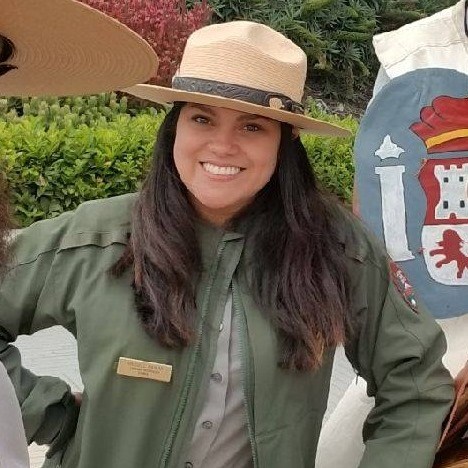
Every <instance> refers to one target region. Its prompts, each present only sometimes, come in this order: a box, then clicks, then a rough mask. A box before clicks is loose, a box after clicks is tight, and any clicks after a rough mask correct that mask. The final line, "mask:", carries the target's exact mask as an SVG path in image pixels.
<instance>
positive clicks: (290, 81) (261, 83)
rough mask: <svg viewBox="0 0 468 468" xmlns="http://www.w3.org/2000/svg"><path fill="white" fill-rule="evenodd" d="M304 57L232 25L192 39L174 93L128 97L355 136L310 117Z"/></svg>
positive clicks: (264, 30)
mask: <svg viewBox="0 0 468 468" xmlns="http://www.w3.org/2000/svg"><path fill="white" fill-rule="evenodd" d="M306 75H307V57H306V55H305V53H304V51H303V50H302V49H301V48H300V47H298V46H297V45H296V44H294V43H293V42H292V41H290V40H289V39H287V38H286V37H284V36H283V35H282V34H280V33H279V32H277V31H275V30H273V29H271V28H269V27H268V26H265V25H263V24H259V23H254V22H250V21H232V22H228V23H223V24H215V25H210V26H206V27H204V28H201V29H199V30H197V31H195V32H194V33H192V34H191V35H190V37H189V38H188V40H187V44H186V46H185V50H184V54H183V57H182V61H181V64H180V67H179V69H178V71H177V73H176V75H175V76H174V78H173V80H172V88H166V87H163V86H155V85H143V84H142V85H136V86H132V87H130V88H127V89H124V90H123V91H125V92H128V93H130V94H133V95H135V96H137V97H139V98H142V99H147V100H149V101H153V102H158V103H161V104H168V103H171V102H177V101H182V102H192V103H198V104H205V105H209V106H217V107H225V108H228V109H233V110H237V111H241V112H246V113H251V114H257V115H261V116H263V117H269V118H271V119H274V120H278V121H280V122H286V123H289V124H291V125H293V126H294V127H297V128H299V129H300V130H303V131H306V132H311V133H315V134H318V135H324V136H349V135H350V132H349V131H348V130H345V129H343V128H341V127H339V126H337V125H333V124H331V123H328V122H324V121H322V120H318V119H314V118H311V117H308V116H307V115H304V108H303V106H302V104H301V101H302V97H303V93H304V84H305V80H306Z"/></svg>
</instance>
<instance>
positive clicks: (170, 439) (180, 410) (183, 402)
mask: <svg viewBox="0 0 468 468" xmlns="http://www.w3.org/2000/svg"><path fill="white" fill-rule="evenodd" d="M225 247H226V242H225V241H222V242H221V244H220V245H218V251H217V254H216V262H215V264H214V265H213V266H212V269H211V274H210V279H209V281H208V285H207V287H206V289H205V296H204V304H203V307H202V315H201V318H200V324H199V326H198V330H197V342H196V344H195V350H194V352H193V355H192V360H191V361H190V366H189V370H188V372H187V377H186V379H185V387H184V391H183V394H182V396H181V397H180V401H179V405H178V407H177V412H176V415H175V421H174V423H173V424H172V427H171V431H170V432H169V435H168V436H167V438H166V444H165V449H164V452H163V455H162V457H161V463H160V467H161V468H163V467H166V466H167V461H168V459H169V456H170V454H171V452H172V446H173V445H174V439H175V437H176V435H177V432H178V431H179V428H180V423H181V421H182V416H183V415H184V412H185V408H186V407H187V400H188V396H189V394H190V390H191V387H192V383H193V378H194V374H195V364H196V363H197V361H198V354H199V352H200V345H201V336H202V331H203V322H204V319H205V317H206V314H207V313H208V303H209V298H210V292H211V288H212V286H213V282H214V278H215V272H216V270H217V268H218V264H219V260H220V258H221V255H222V254H223V251H224V248H225Z"/></svg>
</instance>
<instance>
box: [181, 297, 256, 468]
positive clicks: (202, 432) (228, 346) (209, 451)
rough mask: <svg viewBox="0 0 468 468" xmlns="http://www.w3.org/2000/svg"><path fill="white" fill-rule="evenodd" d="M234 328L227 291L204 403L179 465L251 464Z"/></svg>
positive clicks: (224, 467) (218, 467) (241, 467)
mask: <svg viewBox="0 0 468 468" xmlns="http://www.w3.org/2000/svg"><path fill="white" fill-rule="evenodd" d="M238 330H239V328H238V324H237V321H236V318H235V317H234V314H233V313H232V293H230V294H229V296H228V299H227V302H226V306H225V309H224V320H223V323H222V325H221V327H220V332H219V337H218V344H217V353H216V359H215V362H214V366H213V371H212V373H211V377H210V383H209V385H208V389H207V392H206V398H205V402H204V404H203V407H202V410H201V413H200V416H199V417H198V420H197V423H196V426H195V432H194V434H193V438H192V442H191V445H190V448H189V451H188V455H187V459H186V461H185V465H184V467H183V468H192V467H193V468H201V467H203V468H251V467H253V460H252V449H251V446H250V442H249V438H248V430H247V422H246V417H247V416H246V410H245V407H244V391H243V387H242V368H241V354H240V343H239V332H238Z"/></svg>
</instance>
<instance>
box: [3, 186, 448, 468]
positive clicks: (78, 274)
mask: <svg viewBox="0 0 468 468" xmlns="http://www.w3.org/2000/svg"><path fill="white" fill-rule="evenodd" d="M134 199H135V195H127V196H122V197H116V198H113V199H109V200H101V201H95V202H89V203H85V204H83V205H82V206H80V207H79V208H78V209H77V210H76V211H75V212H73V213H66V214H63V215H62V216H59V217H58V218H56V219H53V220H49V221H41V222H38V223H36V224H34V225H33V226H31V227H29V228H28V229H26V230H24V231H23V232H22V233H21V234H20V235H19V236H18V238H17V239H16V241H15V258H14V265H15V266H14V267H13V268H12V269H11V271H10V272H9V273H8V275H7V277H6V278H5V280H4V282H3V284H2V286H1V290H0V358H1V361H2V362H3V363H4V364H5V366H6V367H7V369H8V371H9V374H10V377H11V379H12V381H13V384H14V386H15V388H16V391H17V395H18V398H19V401H20V403H21V407H22V412H23V418H24V423H25V428H26V434H27V437H28V440H29V441H33V440H34V441H36V442H38V443H46V444H50V445H51V447H50V450H49V454H48V460H47V461H46V463H45V465H44V466H47V467H66V468H71V467H73V468H77V467H79V468H154V467H160V468H162V467H170V468H181V467H183V466H184V461H185V460H184V459H183V456H182V454H183V453H184V449H185V447H186V445H187V444H188V443H190V440H191V435H192V432H193V430H194V424H195V421H196V419H197V414H198V411H199V410H200V408H201V405H202V403H203V399H204V396H205V390H206V382H208V380H209V379H208V377H209V374H210V372H211V369H212V366H213V362H214V359H215V353H216V345H217V338H218V333H219V327H220V323H221V320H222V315H223V312H224V305H225V303H226V298H227V295H228V290H229V287H230V285H231V284H232V290H233V304H234V313H235V314H237V315H238V317H239V318H240V320H239V323H240V324H241V325H240V327H239V333H240V336H241V343H242V350H243V356H242V362H243V375H244V379H243V385H244V395H245V405H246V413H247V414H246V417H247V421H248V432H249V433H248V436H249V439H250V442H251V445H252V453H253V458H254V463H255V467H260V468H284V467H285V466H290V467H293V468H301V467H308V468H312V467H314V464H315V462H314V460H315V452H316V446H317V439H318V437H319V433H320V427H321V423H322V418H323V415H324V412H325V408H326V403H327V397H328V390H329V384H330V374H331V369H332V361H333V354H334V350H328V351H327V353H326V358H325V361H324V365H323V366H322V367H321V368H320V370H318V371H316V372H303V373H300V372H293V371H288V370H282V369H279V368H278V367H277V365H276V362H277V356H278V348H277V344H278V343H277V338H276V334H275V331H274V330H273V328H272V326H271V325H270V322H269V320H268V317H267V314H265V313H262V312H261V311H260V310H259V309H258V307H257V306H256V304H255V303H254V302H253V300H252V296H251V294H250V293H249V288H248V286H247V281H246V277H245V276H246V275H245V273H246V266H245V265H246V254H245V252H244V250H245V249H244V238H243V236H242V235H240V234H236V233H232V232H222V231H221V230H218V229H215V228H211V227H208V226H202V225H200V227H199V234H198V235H199V241H200V246H201V250H202V258H203V273H202V275H201V278H200V280H199V283H198V291H197V305H198V311H199V317H198V339H197V341H196V344H194V345H193V346H190V347H188V348H185V349H183V350H168V349H166V348H163V347H161V346H159V345H158V344H157V343H155V342H154V341H153V340H152V339H150V338H149V336H148V335H147V334H146V333H145V332H144V331H143V328H142V326H141V325H140V323H139V319H138V317H137V314H136V312H135V306H134V297H133V291H132V288H131V274H130V272H128V273H127V274H125V275H124V276H123V277H121V278H119V279H116V278H115V277H113V276H111V275H110V274H109V273H108V270H109V268H110V267H111V266H112V265H113V264H114V263H115V262H116V260H117V259H118V258H119V257H120V255H121V254H122V252H123V249H124V246H125V244H126V242H127V238H128V233H129V229H130V221H129V220H130V213H131V209H132V205H133V202H134ZM342 218H343V222H342V229H341V232H340V238H341V239H342V247H343V251H344V255H345V256H346V260H347V264H348V265H349V270H350V277H351V280H352V284H351V294H352V310H351V313H352V314H354V316H355V318H356V321H357V322H358V323H359V326H358V330H357V333H356V335H355V337H354V338H352V339H350V341H349V343H348V345H347V348H346V350H347V354H348V357H349V358H350V360H351V362H352V364H353V366H354V367H355V369H356V370H357V371H358V373H359V374H360V375H362V376H363V377H364V378H365V379H366V380H367V382H368V393H369V394H370V395H374V396H375V399H376V405H375V408H374V409H373V410H372V412H371V413H370V414H369V417H368V419H367V422H366V424H365V427H364V438H365V440H366V451H365V454H364V458H363V460H362V462H361V465H360V467H361V468H395V466H398V468H429V467H430V466H431V465H432V459H433V455H434V451H435V447H436V445H437V441H438V438H439V435H440V426H441V423H442V421H443V419H444V417H445V416H446V414H447V412H448V410H449V406H450V403H451V401H452V393H453V390H452V381H451V378H450V376H449V374H448V372H447V371H446V370H445V369H444V367H443V366H442V364H441V356H442V355H443V353H444V352H445V346H446V345H445V339H444V336H443V333H442V332H441V330H440V329H439V327H438V326H437V325H436V324H435V322H434V321H433V319H432V318H431V317H430V315H429V314H428V313H427V312H426V311H425V310H424V309H423V307H422V306H420V307H419V310H418V311H417V312H416V311H414V310H412V308H410V307H409V306H408V305H407V303H406V302H405V300H404V299H403V298H402V297H401V295H400V294H399V293H398V291H397V289H396V288H395V286H394V284H393V282H392V281H391V279H390V273H389V267H388V260H387V257H386V255H385V253H384V251H383V250H382V248H381V247H380V246H379V245H378V244H377V243H376V242H375V241H374V240H373V239H372V238H370V236H369V235H368V233H367V232H366V231H365V230H364V228H363V227H362V225H361V223H360V222H358V221H357V220H355V219H354V218H353V217H352V216H351V215H349V214H346V213H345V212H344V210H343V214H342ZM337 248H341V247H340V246H337ZM324 313H326V311H324ZM57 324H58V325H62V326H64V327H65V328H67V329H68V330H69V331H70V332H71V333H73V335H74V336H75V337H76V339H77V342H78V358H79V366H80V372H81V375H82V379H83V383H84V394H83V403H82V406H81V409H79V410H78V409H77V408H76V407H75V405H74V403H73V401H74V400H73V398H72V397H71V395H70V390H69V388H68V386H67V385H66V384H65V383H64V382H63V381H61V380H59V379H57V378H51V377H37V376H35V375H33V374H32V373H30V372H29V371H27V370H25V369H24V368H22V367H21V362H20V357H19V355H18V352H17V350H16V348H14V347H13V346H11V345H10V344H9V343H10V342H12V341H14V340H15V338H16V337H17V336H18V335H19V334H31V333H34V332H35V331H37V330H40V329H43V328H46V327H50V326H53V325H57ZM120 357H128V358H132V359H138V360H142V361H150V362H157V363H162V364H169V365H171V366H172V369H173V374H172V380H171V381H170V383H164V382H158V381H155V380H150V379H145V378H135V377H125V376H122V375H119V374H117V372H116V368H117V362H118V360H119V358H120ZM336 443H337V444H339V443H340V441H339V440H337V441H336ZM337 468H345V467H337Z"/></svg>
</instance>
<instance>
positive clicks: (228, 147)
mask: <svg viewBox="0 0 468 468" xmlns="http://www.w3.org/2000/svg"><path fill="white" fill-rule="evenodd" d="M211 137H212V138H211V140H210V142H209V150H210V151H211V152H212V153H213V154H214V155H216V156H219V157H223V156H231V155H233V154H235V153H236V152H237V143H236V139H235V134H234V131H233V130H231V129H229V128H217V129H216V131H215V132H213V134H212V135H211Z"/></svg>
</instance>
